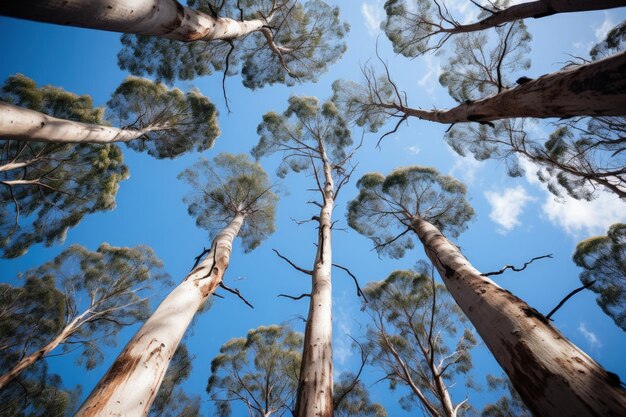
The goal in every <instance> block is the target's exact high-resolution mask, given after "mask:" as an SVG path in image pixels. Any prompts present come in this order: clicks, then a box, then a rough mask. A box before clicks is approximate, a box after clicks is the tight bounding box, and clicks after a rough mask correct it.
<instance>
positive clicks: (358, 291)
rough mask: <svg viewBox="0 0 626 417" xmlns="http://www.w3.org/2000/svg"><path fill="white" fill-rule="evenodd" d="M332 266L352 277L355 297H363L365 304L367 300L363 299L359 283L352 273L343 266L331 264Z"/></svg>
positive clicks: (363, 295)
mask: <svg viewBox="0 0 626 417" xmlns="http://www.w3.org/2000/svg"><path fill="white" fill-rule="evenodd" d="M333 266H334V267H337V268H339V269H343V270H344V271H346V272H347V273H348V275H350V276H351V277H352V280H353V281H354V285H356V295H357V297H363V300H365V302H366V303H367V298H366V297H365V294H364V293H363V291H361V287H360V286H359V281H358V280H357V279H356V277H355V276H354V274H353V273H352V272H350V270H349V269H348V268H346V267H345V266H341V265H339V264H333Z"/></svg>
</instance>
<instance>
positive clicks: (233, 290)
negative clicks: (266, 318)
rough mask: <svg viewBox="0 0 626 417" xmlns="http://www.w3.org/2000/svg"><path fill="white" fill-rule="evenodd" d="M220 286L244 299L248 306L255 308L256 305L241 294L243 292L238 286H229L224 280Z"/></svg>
mask: <svg viewBox="0 0 626 417" xmlns="http://www.w3.org/2000/svg"><path fill="white" fill-rule="evenodd" d="M220 287H222V288H224V289H225V290H226V291H228V292H229V293H232V294H235V295H236V296H237V297H239V298H240V299H241V301H243V302H244V303H246V304H247V305H248V307H250V308H254V306H253V305H252V304H250V303H249V302H248V300H246V299H245V298H244V297H243V295H241V293H240V292H239V290H238V289H237V288H230V287H228V286H226V284H224V283H223V282H220Z"/></svg>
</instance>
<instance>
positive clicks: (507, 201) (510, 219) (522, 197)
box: [485, 185, 536, 234]
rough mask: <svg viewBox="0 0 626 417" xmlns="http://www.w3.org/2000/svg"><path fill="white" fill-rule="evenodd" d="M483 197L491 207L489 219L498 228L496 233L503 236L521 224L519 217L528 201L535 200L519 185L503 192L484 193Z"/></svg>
mask: <svg viewBox="0 0 626 417" xmlns="http://www.w3.org/2000/svg"><path fill="white" fill-rule="evenodd" d="M485 197H486V198H487V201H488V202H489V204H490V205H491V213H489V218H490V219H491V220H493V221H494V222H495V223H496V224H498V225H499V226H500V229H499V230H498V233H501V234H505V233H507V232H509V231H510V230H512V229H513V228H514V227H515V226H519V225H520V224H521V222H520V220H519V216H520V215H521V214H522V212H523V211H524V207H525V206H526V204H527V203H528V202H530V201H533V200H536V198H535V197H532V196H531V195H529V194H528V192H527V191H526V189H525V188H524V187H522V186H520V185H518V186H516V187H513V188H507V189H505V190H504V191H503V192H501V193H499V192H496V191H486V192H485Z"/></svg>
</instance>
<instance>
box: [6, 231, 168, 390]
mask: <svg viewBox="0 0 626 417" xmlns="http://www.w3.org/2000/svg"><path fill="white" fill-rule="evenodd" d="M162 266H163V264H162V263H161V261H160V260H159V259H158V258H157V257H156V256H155V254H154V252H153V251H152V249H150V248H148V247H146V246H137V247H135V248H118V247H112V246H110V245H108V244H106V243H103V244H102V245H100V247H99V248H98V249H97V250H96V251H95V252H91V251H89V250H87V249H86V248H84V247H82V246H79V245H72V246H70V247H69V248H68V249H66V250H65V251H63V252H62V253H61V254H60V255H59V256H57V257H56V258H55V259H54V260H52V261H50V262H48V263H45V264H43V265H41V266H40V267H38V268H35V269H32V270H29V271H27V272H26V273H25V279H26V286H25V287H24V288H23V289H22V291H17V292H18V295H19V296H17V297H11V298H12V300H11V301H12V302H11V304H9V305H8V306H7V308H8V310H9V313H8V317H7V318H6V322H7V324H8V326H7V327H8V328H7V329H6V334H3V343H2V344H3V346H7V348H5V349H4V350H3V351H2V355H3V356H5V358H9V357H12V358H15V360H14V361H10V360H6V359H5V360H3V362H4V364H5V365H7V368H5V369H4V370H3V374H2V375H1V376H0V389H2V388H3V387H5V386H7V385H8V384H9V383H11V381H13V380H15V378H16V377H17V376H18V375H19V374H20V373H21V372H23V371H24V370H25V369H26V368H28V367H29V366H31V365H33V364H34V363H35V362H37V361H39V360H41V359H44V358H45V357H46V356H48V355H49V354H50V353H51V352H52V351H54V350H56V349H57V348H61V349H62V350H63V352H64V353H66V352H68V351H70V350H75V349H76V347H79V348H80V349H81V355H80V356H79V357H78V359H77V361H78V363H79V364H80V365H83V366H85V367H86V368H87V369H93V368H94V367H95V366H96V365H98V364H99V363H100V362H101V360H102V352H101V351H100V349H101V347H102V346H107V345H109V346H110V345H115V343H116V336H117V334H118V333H119V331H120V330H122V329H123V328H124V327H125V326H129V325H131V324H134V323H136V322H138V321H141V320H143V319H145V317H147V315H148V300H147V299H146V298H144V297H142V294H143V293H145V291H146V290H147V289H149V288H150V286H151V285H153V284H154V283H160V282H163V280H166V279H167V278H168V277H167V275H166V274H164V273H163V272H161V271H160V269H161V268H162ZM56 286H59V287H60V288H61V290H58V289H57V288H56ZM33 287H40V288H36V289H33ZM14 292H15V291H14ZM20 292H21V294H19V293H20ZM41 293H43V294H41ZM39 294H41V296H40V297H37V298H35V299H32V298H30V297H29V296H37V295H39ZM29 298H30V299H29ZM44 302H45V303H44ZM44 309H45V310H44ZM3 330H5V329H3ZM24 335H27V336H26V337H24ZM7 362H9V363H7ZM11 362H12V363H11Z"/></svg>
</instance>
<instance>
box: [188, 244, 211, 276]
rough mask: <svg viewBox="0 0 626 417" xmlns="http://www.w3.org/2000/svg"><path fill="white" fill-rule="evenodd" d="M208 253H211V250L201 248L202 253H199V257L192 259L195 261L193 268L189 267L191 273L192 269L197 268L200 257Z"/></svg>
mask: <svg viewBox="0 0 626 417" xmlns="http://www.w3.org/2000/svg"><path fill="white" fill-rule="evenodd" d="M209 252H211V248H209V249H207V248H205V247H203V248H202V253H201V254H200V255H198V256H196V257H195V258H194V259H195V261H194V264H193V266H192V267H191V270H192V271H193V270H194V269H196V267H197V266H198V264H199V263H200V259H202V257H203V256H204V255H206V254H207V253H209Z"/></svg>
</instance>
